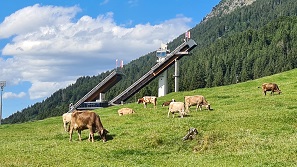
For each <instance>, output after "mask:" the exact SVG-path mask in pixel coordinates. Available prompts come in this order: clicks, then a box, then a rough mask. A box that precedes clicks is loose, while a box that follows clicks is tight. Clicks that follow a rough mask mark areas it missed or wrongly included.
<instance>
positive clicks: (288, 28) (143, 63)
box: [3, 0, 297, 123]
mask: <svg viewBox="0 0 297 167" xmlns="http://www.w3.org/2000/svg"><path fill="white" fill-rule="evenodd" d="M296 15H297V1H295V0H257V1H252V0H223V1H221V2H220V3H219V4H218V5H217V6H215V7H214V8H213V10H212V12H211V13H210V14H209V15H207V16H206V17H205V18H204V19H203V20H202V21H201V23H199V24H197V25H196V26H195V27H193V28H192V29H191V30H190V31H191V36H192V37H193V39H194V40H195V41H196V43H197V44H198V46H197V47H196V48H195V49H194V50H192V51H191V56H186V57H185V58H182V59H181V60H180V83H179V84H180V91H189V90H195V89H199V88H205V87H216V86H222V85H230V84H234V83H238V82H244V81H247V80H254V79H257V78H260V77H264V76H269V75H272V74H276V73H280V72H283V71H287V70H291V69H294V68H296V67H297V59H296V55H297V47H296V45H297V41H296V40H297V38H296V36H297V24H296V22H297V18H296ZM183 37H184V35H183V34H182V35H180V36H179V37H177V38H176V39H175V40H173V41H172V42H170V43H168V48H169V49H170V50H173V49H174V48H176V47H177V46H178V45H180V44H181V41H182V40H183ZM156 60H157V58H156V56H155V52H151V53H148V54H147V55H144V56H141V57H140V58H139V59H136V60H133V61H131V62H130V63H129V64H127V65H125V66H124V68H123V73H124V74H125V78H124V79H123V80H122V81H120V82H119V83H118V84H117V85H115V86H114V87H113V88H112V89H111V90H110V91H108V92H107V93H106V98H107V99H112V98H113V97H114V96H116V95H118V94H119V93H121V92H122V91H123V90H124V89H126V88H127V87H128V86H130V85H131V84H132V83H133V82H135V81H136V80H138V79H139V78H140V77H141V76H142V75H143V74H145V73H146V72H147V71H149V70H150V68H151V67H152V66H153V65H155V63H156ZM110 72H111V71H107V72H104V73H101V74H100V75H98V76H84V77H81V78H79V79H77V81H76V83H75V84H72V85H70V86H69V87H67V88H65V89H60V90H58V91H57V92H55V93H54V94H53V95H52V96H50V97H49V98H47V99H46V100H44V101H43V102H40V103H36V104H34V105H32V106H30V107H28V108H25V109H23V110H22V111H21V112H17V113H15V114H13V115H11V116H9V117H8V118H6V119H4V120H3V123H19V122H25V121H32V120H39V119H44V118H47V117H52V116H57V115H62V113H63V112H65V111H67V110H68V104H69V103H70V102H76V101H78V100H79V99H80V98H81V97H83V96H84V95H85V94H86V93H87V92H88V91H89V90H91V89H92V88H93V87H94V86H95V85H96V84H97V83H99V82H100V81H102V80H103V79H104V78H105V77H106V76H107V75H108V74H109V73H110ZM173 74H174V69H173V67H170V68H169V69H168V76H172V75H173ZM168 85H169V92H173V91H174V90H173V89H174V86H173V85H174V79H173V77H172V78H171V77H169V78H168ZM144 95H157V80H154V81H152V82H151V83H150V84H148V85H147V86H145V87H144V88H143V89H142V90H140V91H139V93H137V94H136V95H134V96H133V97H131V98H130V99H129V100H128V101H127V102H134V101H135V99H136V98H139V97H142V96H144Z"/></svg>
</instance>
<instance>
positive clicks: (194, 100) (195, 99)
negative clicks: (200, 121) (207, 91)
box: [185, 95, 210, 112]
mask: <svg viewBox="0 0 297 167" xmlns="http://www.w3.org/2000/svg"><path fill="white" fill-rule="evenodd" d="M195 105H196V111H197V110H198V108H200V111H201V110H202V106H205V107H206V108H207V109H208V110H210V104H209V103H208V102H207V101H206V99H205V97H204V96H202V95H195V96H185V108H186V112H190V107H191V106H195Z"/></svg>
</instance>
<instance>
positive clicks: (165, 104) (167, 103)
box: [162, 99, 175, 107]
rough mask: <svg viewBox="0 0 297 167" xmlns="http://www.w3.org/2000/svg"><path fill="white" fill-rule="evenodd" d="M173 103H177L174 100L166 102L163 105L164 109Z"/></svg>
mask: <svg viewBox="0 0 297 167" xmlns="http://www.w3.org/2000/svg"><path fill="white" fill-rule="evenodd" d="M171 102H175V100H174V99H172V100H171V101H165V102H164V103H163V104H162V107H164V106H169V104H170V103H171Z"/></svg>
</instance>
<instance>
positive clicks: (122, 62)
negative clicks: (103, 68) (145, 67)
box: [121, 60, 124, 68]
mask: <svg viewBox="0 0 297 167" xmlns="http://www.w3.org/2000/svg"><path fill="white" fill-rule="evenodd" d="M123 66H124V61H123V60H122V61H121V68H123Z"/></svg>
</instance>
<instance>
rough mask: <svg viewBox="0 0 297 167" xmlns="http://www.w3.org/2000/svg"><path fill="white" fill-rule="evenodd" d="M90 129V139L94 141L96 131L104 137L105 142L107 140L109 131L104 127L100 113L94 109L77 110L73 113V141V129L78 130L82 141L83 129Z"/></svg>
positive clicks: (71, 128)
mask: <svg viewBox="0 0 297 167" xmlns="http://www.w3.org/2000/svg"><path fill="white" fill-rule="evenodd" d="M85 129H89V130H90V135H89V140H92V142H94V133H95V132H98V134H99V136H100V137H101V138H102V140H103V142H105V141H106V134H107V133H108V131H107V130H106V129H104V127H103V125H102V123H101V121H100V117H99V115H98V114H96V113H95V112H92V111H84V112H80V111H75V112H73V113H72V114H71V124H70V132H69V133H70V138H69V141H72V133H73V130H77V132H78V137H79V141H81V131H82V130H85Z"/></svg>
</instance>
